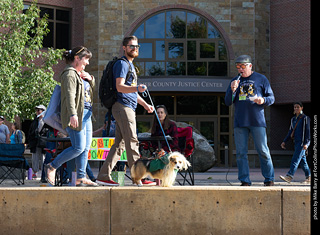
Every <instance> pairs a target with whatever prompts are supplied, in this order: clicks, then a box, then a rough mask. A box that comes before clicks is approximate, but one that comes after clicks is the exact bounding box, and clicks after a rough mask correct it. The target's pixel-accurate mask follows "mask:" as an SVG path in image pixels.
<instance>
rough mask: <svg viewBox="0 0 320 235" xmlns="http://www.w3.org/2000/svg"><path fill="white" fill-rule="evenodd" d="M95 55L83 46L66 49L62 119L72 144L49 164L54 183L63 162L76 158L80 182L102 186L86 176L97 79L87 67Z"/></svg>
mask: <svg viewBox="0 0 320 235" xmlns="http://www.w3.org/2000/svg"><path fill="white" fill-rule="evenodd" d="M91 57H92V54H91V52H90V51H89V50H88V49H87V48H85V47H83V46H81V47H76V48H74V49H73V50H69V51H66V52H65V53H64V58H65V60H66V63H67V65H66V67H65V69H64V70H63V72H62V73H61V122H62V127H63V128H65V129H66V131H67V132H68V134H69V137H70V140H71V144H72V146H71V147H69V148H67V149H65V150H64V151H63V152H62V153H60V154H59V155H58V156H57V157H56V158H55V159H54V160H53V161H52V162H51V163H49V164H48V165H47V181H48V182H49V183H50V184H52V185H54V179H55V172H56V169H57V168H59V167H60V166H61V165H62V164H63V163H65V162H67V161H69V160H71V159H75V162H76V167H77V180H76V185H77V186H98V185H97V184H96V183H94V182H92V181H91V180H89V179H87V178H86V167H87V163H88V152H89V149H90V145H91V139H92V122H91V115H92V90H93V87H94V85H95V79H94V77H93V76H91V75H90V74H89V73H87V72H85V71H84V69H85V67H86V65H88V64H89V59H90V58H91Z"/></svg>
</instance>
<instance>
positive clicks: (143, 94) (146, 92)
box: [142, 88, 172, 153]
mask: <svg viewBox="0 0 320 235" xmlns="http://www.w3.org/2000/svg"><path fill="white" fill-rule="evenodd" d="M142 96H143V97H147V96H149V99H150V103H151V105H152V107H153V110H154V113H155V115H156V117H157V120H158V122H159V125H160V128H161V131H162V134H163V136H164V139H165V141H166V143H167V146H168V149H169V152H170V153H171V152H172V151H171V148H170V145H169V142H168V140H167V137H166V134H165V133H164V130H163V128H162V125H161V122H160V119H159V116H158V114H157V111H156V108H155V106H154V104H153V102H152V99H151V96H150V93H149V90H148V88H146V90H145V91H144V92H143V93H142Z"/></svg>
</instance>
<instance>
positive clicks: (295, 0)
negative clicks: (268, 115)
mask: <svg viewBox="0 0 320 235" xmlns="http://www.w3.org/2000/svg"><path fill="white" fill-rule="evenodd" d="M310 4H311V1H310V0H291V1H274V0H272V1H271V2H270V8H271V11H270V13H271V14H270V38H271V47H270V49H271V53H270V63H271V66H270V68H271V85H272V88H273V91H274V93H275V96H276V104H285V103H290V104H291V103H292V102H294V101H302V102H310V101H311V93H310V85H311V74H310V68H311V56H310V52H311V45H310V38H311V35H310V32H311V29H310Z"/></svg>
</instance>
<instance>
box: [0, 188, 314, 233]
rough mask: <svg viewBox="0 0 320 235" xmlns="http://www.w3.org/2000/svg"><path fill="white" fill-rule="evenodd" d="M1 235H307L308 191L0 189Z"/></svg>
mask: <svg viewBox="0 0 320 235" xmlns="http://www.w3.org/2000/svg"><path fill="white" fill-rule="evenodd" d="M0 200H1V201H0V203H1V207H0V218H1V220H0V227H1V232H2V234H139V235H143V234H183V235H184V234H199V235H203V234H237V235H241V234H245V235H248V234H279V235H280V234H310V231H311V229H310V188H309V187H239V186H185V187H179V186H178V187H177V186H174V187H172V188H160V187H145V188H144V187H141V188H138V187H116V188H109V187H98V188H90V189H89V188H75V187H60V188H58V187H33V188H30V187H29V188H27V187H24V188H7V187H2V188H0Z"/></svg>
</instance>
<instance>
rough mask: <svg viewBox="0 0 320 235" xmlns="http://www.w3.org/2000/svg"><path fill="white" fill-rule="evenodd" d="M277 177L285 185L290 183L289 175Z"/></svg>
mask: <svg viewBox="0 0 320 235" xmlns="http://www.w3.org/2000/svg"><path fill="white" fill-rule="evenodd" d="M279 177H280V179H282V180H284V181H286V182H287V183H291V180H292V177H291V176H290V175H286V176H282V175H280V176H279Z"/></svg>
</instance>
